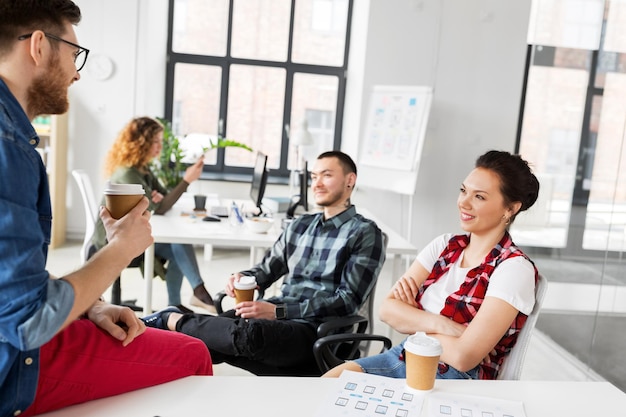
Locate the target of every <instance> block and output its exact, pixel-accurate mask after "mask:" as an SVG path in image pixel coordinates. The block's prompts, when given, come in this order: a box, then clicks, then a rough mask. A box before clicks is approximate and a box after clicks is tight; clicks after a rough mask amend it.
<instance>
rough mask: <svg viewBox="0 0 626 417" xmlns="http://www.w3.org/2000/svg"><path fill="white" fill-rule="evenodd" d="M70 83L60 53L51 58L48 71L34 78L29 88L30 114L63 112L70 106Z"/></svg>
mask: <svg viewBox="0 0 626 417" xmlns="http://www.w3.org/2000/svg"><path fill="white" fill-rule="evenodd" d="M67 89H68V84H67V83H66V82H65V77H64V75H63V70H62V69H61V65H60V64H59V57H58V55H53V56H52V57H51V58H50V63H49V65H48V71H47V72H46V73H45V74H44V75H42V76H40V77H38V78H36V79H34V80H33V83H32V84H31V86H30V88H29V89H28V107H29V112H28V114H29V115H31V116H38V115H40V114H63V113H65V112H66V111H67V109H68V108H69V105H70V104H69V101H68V99H67Z"/></svg>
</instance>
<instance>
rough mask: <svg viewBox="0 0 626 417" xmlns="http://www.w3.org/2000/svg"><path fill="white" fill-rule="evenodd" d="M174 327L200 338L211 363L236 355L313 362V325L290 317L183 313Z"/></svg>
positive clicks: (274, 362)
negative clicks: (281, 318) (209, 353)
mask: <svg viewBox="0 0 626 417" xmlns="http://www.w3.org/2000/svg"><path fill="white" fill-rule="evenodd" d="M176 331H178V332H181V333H185V334H187V335H189V336H193V337H195V338H198V339H200V340H202V341H203V342H204V343H205V344H206V345H207V347H208V348H209V351H210V352H211V359H212V360H213V363H222V362H225V361H229V360H230V359H233V358H237V357H244V358H247V359H250V360H253V361H258V362H261V363H263V364H266V365H269V366H274V367H292V366H300V365H302V364H310V363H314V362H315V358H314V357H313V344H314V343H315V340H316V326H314V325H313V324H309V323H302V322H296V321H293V320H261V319H242V318H240V317H238V316H235V311H234V310H230V311H226V312H224V313H223V314H221V315H220V316H209V315H202V314H185V315H184V316H183V317H182V318H181V319H180V320H179V321H178V323H177V324H176Z"/></svg>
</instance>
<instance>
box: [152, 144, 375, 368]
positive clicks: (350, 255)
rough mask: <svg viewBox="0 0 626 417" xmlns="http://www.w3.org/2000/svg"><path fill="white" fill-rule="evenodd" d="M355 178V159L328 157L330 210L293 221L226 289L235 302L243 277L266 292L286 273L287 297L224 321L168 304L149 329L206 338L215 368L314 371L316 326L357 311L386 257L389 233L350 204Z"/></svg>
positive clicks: (324, 182)
mask: <svg viewBox="0 0 626 417" xmlns="http://www.w3.org/2000/svg"><path fill="white" fill-rule="evenodd" d="M356 178H357V175H356V166H355V164H354V162H353V161H352V159H351V158H350V157H349V156H348V155H346V154H344V153H342V152H339V151H331V152H326V153H323V154H321V155H320V156H319V157H318V158H317V160H316V162H315V165H314V166H313V170H312V171H311V189H312V190H313V194H314V197H315V202H316V204H317V205H318V206H320V207H321V208H323V212H320V213H317V214H305V215H302V216H300V217H298V218H296V219H295V220H293V221H292V222H291V223H290V224H289V226H288V227H287V228H286V230H285V231H284V232H283V233H282V234H281V236H280V237H279V238H278V240H277V241H276V243H275V244H274V246H273V247H272V249H271V250H270V251H268V253H267V254H266V256H265V257H264V259H263V260H262V261H261V263H259V264H258V265H256V266H255V267H253V268H251V269H249V270H247V271H242V272H239V273H235V274H233V275H232V276H231V277H230V278H229V280H228V283H227V284H226V293H227V294H228V295H230V296H231V297H234V282H235V281H238V280H239V279H240V277H241V276H242V275H254V276H255V277H256V280H257V283H258V285H259V288H261V289H263V290H264V289H266V288H268V287H269V286H270V285H271V284H272V283H273V282H275V281H277V280H278V279H280V278H281V277H283V276H285V278H284V283H283V285H282V286H281V291H282V294H281V295H280V296H277V297H272V298H268V299H266V300H258V301H247V302H241V303H239V304H236V305H235V307H234V310H230V311H227V312H225V313H223V314H222V315H220V316H217V317H215V316H208V315H201V314H183V313H182V312H181V311H180V310H178V309H177V308H176V307H168V308H167V309H165V310H163V311H160V312H157V313H155V314H153V315H150V316H147V317H145V318H144V319H143V320H144V322H145V323H146V325H147V326H150V327H157V328H162V329H166V330H174V331H177V332H181V333H185V334H187V335H190V336H194V337H197V338H199V339H201V340H202V341H203V342H204V343H206V345H207V346H208V348H209V351H210V352H211V356H212V359H213V362H214V363H220V362H224V361H226V362H228V363H231V364H233V365H235V366H240V363H242V362H245V363H250V362H253V363H258V364H260V365H262V366H263V367H265V368H264V369H268V368H271V367H275V368H281V367H282V368H286V367H298V368H307V367H308V368H307V369H309V368H310V367H311V366H313V367H314V366H315V359H314V357H313V344H314V342H315V340H316V328H317V326H318V325H319V324H321V323H322V322H325V321H327V320H329V319H332V318H337V317H342V316H348V315H352V314H355V313H356V312H357V310H358V309H359V307H360V306H361V304H363V302H364V301H365V300H366V299H367V296H368V295H369V293H370V291H371V290H372V289H373V288H374V285H375V283H376V279H377V277H378V274H379V272H380V269H381V268H382V265H383V262H384V260H385V250H384V246H383V237H382V232H381V231H380V229H379V228H378V227H377V226H376V224H375V223H374V222H372V221H371V220H368V219H365V218H363V217H362V216H361V215H359V214H357V213H356V209H355V207H354V206H353V205H352V204H351V203H350V195H351V194H352V189H353V187H354V184H355V182H356ZM242 367H243V366H242Z"/></svg>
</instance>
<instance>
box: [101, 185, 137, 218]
mask: <svg viewBox="0 0 626 417" xmlns="http://www.w3.org/2000/svg"><path fill="white" fill-rule="evenodd" d="M143 196H144V190H143V187H142V186H141V184H111V183H110V182H107V185H106V188H105V190H104V202H105V205H106V208H107V210H109V213H111V217H113V218H114V219H120V218H122V217H124V215H125V214H126V213H128V212H129V211H131V210H132V209H133V207H135V206H136V205H137V203H139V200H141V197H143Z"/></svg>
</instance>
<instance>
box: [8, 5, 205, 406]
mask: <svg viewBox="0 0 626 417" xmlns="http://www.w3.org/2000/svg"><path fill="white" fill-rule="evenodd" d="M80 19H81V13H80V9H79V8H78V6H76V5H75V4H74V3H73V2H72V1H69V0H0V417H4V416H17V415H21V416H30V415H34V414H39V413H43V412H47V411H51V410H54V409H57V408H61V407H65V406H68V405H71V404H75V403H79V402H83V401H87V400H90V399H95V398H100V397H105V396H110V395H116V394H119V393H122V392H126V391H131V390H135V389H139V388H143V387H147V386H151V385H156V384H160V383H163V382H167V381H171V380H174V379H177V378H182V377H185V376H189V375H210V374H211V373H212V363H211V358H210V355H209V353H208V350H207V348H206V346H205V345H204V343H202V342H201V341H199V340H197V339H195V338H192V337H189V336H185V335H181V334H175V333H169V332H162V331H159V330H154V329H146V328H145V325H144V324H143V322H142V321H140V320H139V319H138V318H137V317H136V316H135V314H134V313H133V312H132V311H131V310H130V309H128V308H125V307H120V306H114V305H111V304H107V303H104V302H103V301H101V300H100V299H99V297H100V295H101V294H102V293H103V292H104V291H105V290H106V288H107V287H108V286H110V285H111V284H112V283H113V281H114V280H115V279H116V278H117V277H118V276H119V274H120V273H121V271H122V270H123V269H124V268H125V267H126V266H127V265H128V264H129V262H130V261H131V260H132V259H133V258H135V257H136V256H138V255H139V254H141V253H143V251H144V250H145V248H146V247H147V246H148V245H150V244H151V243H152V241H153V239H152V236H151V233H150V225H149V218H150V214H149V213H148V212H147V211H146V208H147V207H148V200H147V199H146V198H144V199H143V200H142V201H141V202H140V203H138V204H137V206H136V207H135V208H134V209H133V210H131V212H130V213H129V214H127V215H126V216H124V217H123V218H122V219H120V220H114V219H112V218H111V216H110V215H109V213H108V211H107V210H106V209H102V210H101V212H100V216H101V218H102V220H103V222H104V225H105V228H106V230H107V237H108V240H109V244H108V245H107V246H106V247H105V248H104V249H102V250H101V251H99V252H98V253H97V254H96V255H95V256H94V257H93V258H92V259H91V260H90V261H89V262H88V263H87V264H86V265H85V266H84V267H83V268H81V269H79V270H77V271H75V272H72V273H70V274H68V275H66V276H64V277H61V278H59V279H56V278H54V277H52V276H51V275H50V274H49V273H48V271H46V258H47V254H48V244H49V242H50V230H51V223H52V221H53V217H52V212H51V207H50V194H49V189H48V180H47V174H46V168H45V167H44V165H43V163H42V161H41V158H40V156H39V154H38V153H37V151H36V149H35V148H36V146H37V144H38V142H39V138H38V137H37V134H36V133H35V130H34V128H33V126H32V125H31V123H30V120H32V119H34V118H35V117H36V116H38V115H41V114H61V113H64V112H66V111H67V110H68V107H69V102H68V88H69V86H70V85H71V84H72V83H73V82H74V81H78V80H79V79H80V75H79V72H78V71H80V70H81V69H82V68H83V66H84V65H85V62H86V60H87V55H88V53H89V50H87V49H86V48H83V47H81V46H80V45H78V43H77V39H76V34H75V32H74V28H73V26H74V25H76V24H78V22H79V21H80ZM183 351H184V352H185V353H184V354H183V355H181V354H179V353H180V352H183Z"/></svg>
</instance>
